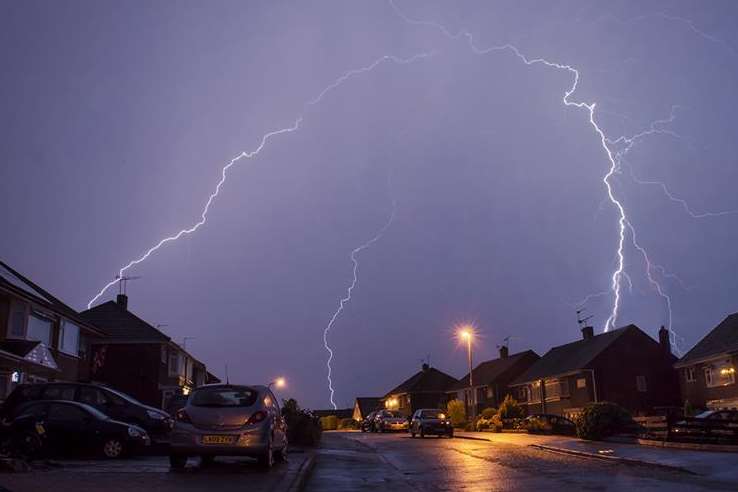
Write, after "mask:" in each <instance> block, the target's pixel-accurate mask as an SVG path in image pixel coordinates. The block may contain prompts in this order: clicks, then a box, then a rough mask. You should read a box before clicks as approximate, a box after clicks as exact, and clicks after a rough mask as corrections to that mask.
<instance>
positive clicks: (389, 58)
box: [87, 51, 435, 309]
mask: <svg viewBox="0 0 738 492" xmlns="http://www.w3.org/2000/svg"><path fill="white" fill-rule="evenodd" d="M434 54H435V52H433V51H431V52H426V53H419V54H416V55H413V56H411V57H409V58H400V57H398V56H394V55H384V56H381V57H379V58H377V59H376V60H374V61H373V62H372V63H370V64H369V65H366V66H364V67H361V68H357V69H353V70H348V71H347V72H344V73H343V75H341V76H340V77H338V78H337V79H336V80H335V81H334V82H333V83H331V84H330V85H328V86H327V87H325V88H324V89H323V90H322V91H320V92H319V93H318V95H317V96H315V97H314V98H312V99H310V100H309V101H307V102H306V103H305V104H304V107H303V112H302V113H301V114H299V115H298V116H297V117H296V118H295V120H294V122H293V123H292V124H291V125H290V126H287V127H284V128H281V129H279V130H274V131H271V132H269V133H266V134H264V135H263V136H262V137H261V140H260V142H259V145H258V146H257V147H256V148H255V149H253V150H250V151H243V152H241V153H240V154H238V155H237V156H236V157H234V158H233V159H231V160H230V161H229V162H228V163H227V164H226V165H225V166H224V167H223V168H222V169H221V172H220V180H219V181H218V183H217V185H216V186H215V190H214V191H213V192H212V193H211V194H210V196H209V197H208V199H207V201H206V202H205V207H204V208H203V210H202V213H201V214H200V220H198V221H197V222H195V223H194V224H193V225H191V226H190V227H187V228H185V229H182V230H180V231H179V232H177V233H176V234H174V235H171V236H167V237H165V238H163V239H161V240H160V241H159V242H158V243H156V244H155V245H154V246H152V247H151V248H149V249H148V250H147V251H146V252H145V253H144V254H143V255H141V256H140V257H138V258H136V259H134V260H131V261H130V262H128V263H127V264H126V265H125V266H123V267H122V268H121V269H120V270H118V275H117V276H116V278H115V279H114V280H112V281H110V282H108V283H107V284H105V285H104V286H103V288H102V289H100V291H99V292H98V293H97V294H96V295H95V296H94V297H93V298H92V299H90V302H88V303H87V309H90V308H91V307H92V305H93V304H94V303H95V302H96V301H97V300H98V299H100V297H102V296H103V295H104V294H105V292H106V291H107V290H108V289H109V288H110V287H112V286H113V285H115V284H116V283H118V282H119V281H120V279H121V278H122V277H123V276H124V274H125V272H126V271H127V270H129V269H130V268H132V267H134V266H136V265H138V264H139V263H141V262H143V261H146V260H147V259H148V258H149V257H150V256H151V255H152V254H154V253H155V252H156V251H158V250H159V249H160V248H161V247H162V246H164V245H165V244H167V243H171V242H174V241H176V240H178V239H179V238H181V237H183V236H187V235H190V234H192V233H194V232H195V231H197V230H198V229H199V228H200V227H201V226H203V225H204V224H205V222H207V217H208V212H209V211H210V206H211V205H212V204H213V201H214V200H215V199H216V198H217V197H218V194H219V193H220V190H221V188H222V187H223V185H224V184H225V182H226V177H227V172H228V170H229V169H230V168H231V167H233V166H234V165H236V164H237V163H238V162H240V161H241V160H242V159H251V158H254V157H256V156H258V155H259V153H261V151H262V149H264V147H265V146H266V145H267V143H269V141H270V140H271V139H272V138H274V137H277V136H279V135H283V134H286V133H292V132H294V131H297V130H298V129H299V128H300V126H301V125H302V122H303V120H304V119H305V115H306V113H307V110H308V109H309V108H310V107H311V106H315V105H317V104H318V103H320V102H321V101H322V100H323V98H324V97H325V96H326V95H327V94H328V93H329V92H330V91H332V90H334V89H336V88H338V87H339V86H340V85H342V84H343V83H344V82H346V81H347V80H349V79H351V78H353V77H356V76H359V75H363V74H365V73H368V72H371V71H372V70H374V69H375V68H376V67H378V66H379V65H381V64H383V63H387V62H392V63H395V64H397V65H407V64H410V63H414V62H416V61H418V60H422V59H426V58H430V57H432V56H433V55H434Z"/></svg>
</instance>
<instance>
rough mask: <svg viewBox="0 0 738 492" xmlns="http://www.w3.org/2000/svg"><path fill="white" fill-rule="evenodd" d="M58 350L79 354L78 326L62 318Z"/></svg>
mask: <svg viewBox="0 0 738 492" xmlns="http://www.w3.org/2000/svg"><path fill="white" fill-rule="evenodd" d="M59 350H61V351H62V352H64V353H65V354H69V355H74V356H78V355H79V326H77V325H75V324H74V323H72V322H69V321H67V320H64V322H63V323H62V329H61V333H60V334H59Z"/></svg>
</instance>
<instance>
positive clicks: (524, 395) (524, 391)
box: [515, 386, 528, 401]
mask: <svg viewBox="0 0 738 492" xmlns="http://www.w3.org/2000/svg"><path fill="white" fill-rule="evenodd" d="M515 396H516V397H517V400H518V401H528V387H527V386H518V387H517V388H516V389H515Z"/></svg>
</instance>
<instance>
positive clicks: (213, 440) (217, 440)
mask: <svg viewBox="0 0 738 492" xmlns="http://www.w3.org/2000/svg"><path fill="white" fill-rule="evenodd" d="M234 442H236V436H202V443H203V444H233V443H234Z"/></svg>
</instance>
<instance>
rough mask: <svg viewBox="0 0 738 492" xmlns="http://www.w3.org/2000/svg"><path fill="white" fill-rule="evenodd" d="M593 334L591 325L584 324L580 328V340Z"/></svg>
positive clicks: (587, 338)
mask: <svg viewBox="0 0 738 492" xmlns="http://www.w3.org/2000/svg"><path fill="white" fill-rule="evenodd" d="M593 336H594V328H592V327H591V326H585V327H584V328H582V340H589V339H590V338H592V337H593Z"/></svg>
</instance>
